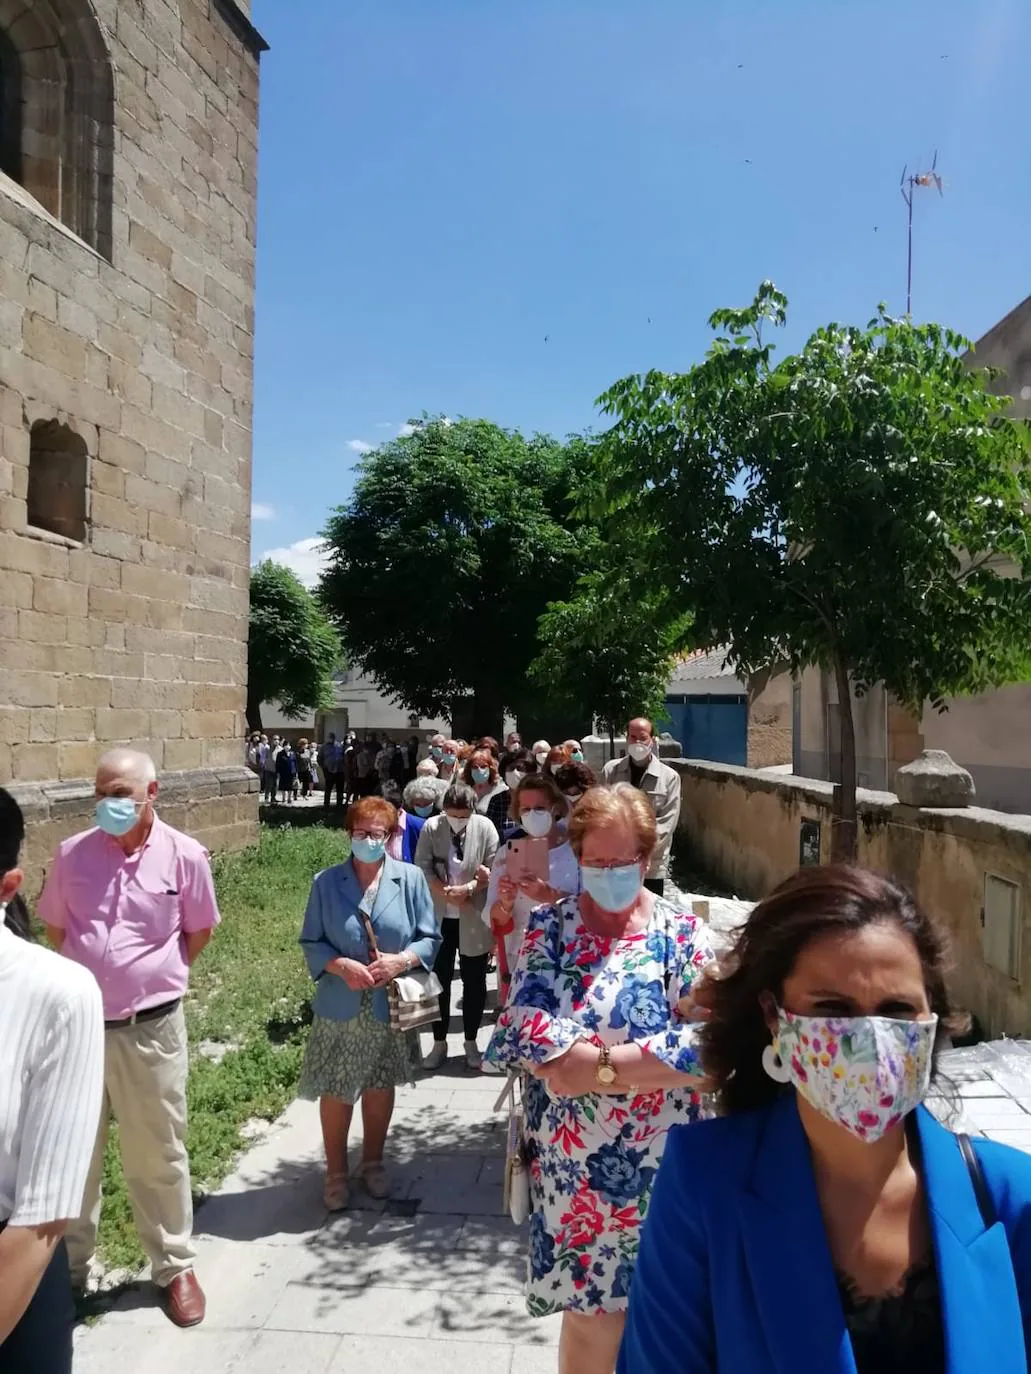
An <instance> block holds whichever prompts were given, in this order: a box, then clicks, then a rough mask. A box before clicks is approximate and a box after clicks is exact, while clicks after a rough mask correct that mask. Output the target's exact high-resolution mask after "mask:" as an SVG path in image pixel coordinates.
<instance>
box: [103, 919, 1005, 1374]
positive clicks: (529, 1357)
mask: <svg viewBox="0 0 1031 1374" xmlns="http://www.w3.org/2000/svg"><path fill="white" fill-rule="evenodd" d="M708 900H709V902H710V908H709V911H710V923H711V925H712V928H713V933H714V936H715V941H716V943H717V945H718V946H721V947H722V946H725V944H726V943H727V941H728V939H729V937H730V934H731V932H732V930H733V927H734V926H735V925H736V924H737V923H738V922H739V921H740V920H741V919H743V916H744V914H745V913H746V912H747V910H748V908H749V906H750V904H749V903H739V902H731V901H730V900H728V899H719V898H711V899H708ZM460 988H461V984H460V983H456V990H460ZM452 1024H454V1022H453V1023H452ZM488 1035H489V1026H488V1027H487V1028H485V1030H484V1032H483V1033H481V1037H480V1043H481V1045H483V1044H485V1043H486V1040H487V1038H488ZM461 1039H462V1037H461V1034H460V1033H458V1034H456V1035H453V1036H452V1037H451V1042H450V1043H451V1054H452V1059H451V1060H450V1062H449V1064H448V1066H447V1068H446V1070H444V1071H443V1072H441V1073H439V1074H436V1075H433V1076H430V1077H426V1078H423V1079H422V1080H421V1081H420V1082H419V1083H418V1084H417V1085H416V1087H415V1088H413V1089H410V1090H407V1091H401V1092H400V1093H399V1095H398V1109H397V1113H396V1115H395V1119H394V1124H393V1126H392V1128H391V1135H390V1142H389V1145H388V1150H389V1152H390V1156H391V1161H392V1176H393V1180H394V1188H393V1196H392V1197H391V1199H390V1200H389V1201H388V1202H386V1203H376V1202H372V1201H371V1200H370V1199H368V1198H367V1197H364V1196H361V1195H358V1196H356V1198H355V1201H354V1202H353V1203H352V1208H351V1210H349V1211H348V1212H346V1213H341V1214H337V1215H336V1216H334V1217H330V1216H328V1215H327V1213H326V1211H325V1209H324V1208H323V1206H322V1197H321V1193H322V1152H321V1144H320V1136H319V1124H318V1111H317V1108H316V1107H315V1106H314V1104H310V1103H304V1102H296V1103H294V1105H293V1106H292V1107H291V1108H290V1109H289V1110H288V1111H287V1112H286V1113H285V1115H284V1116H283V1117H282V1118H281V1119H280V1120H279V1121H278V1122H277V1123H276V1124H275V1125H274V1126H273V1127H271V1128H270V1131H269V1133H268V1134H267V1136H265V1137H264V1138H263V1139H262V1140H261V1141H260V1142H259V1143H258V1144H256V1145H255V1146H254V1147H253V1148H252V1149H251V1150H250V1151H249V1152H248V1154H246V1155H245V1156H244V1158H243V1160H242V1161H241V1163H240V1167H239V1168H238V1170H237V1171H236V1173H234V1174H233V1175H232V1177H231V1178H229V1179H228V1180H227V1181H226V1183H225V1184H224V1185H223V1187H222V1188H221V1189H220V1190H219V1191H218V1193H217V1194H215V1195H214V1196H213V1197H212V1198H210V1199H209V1200H208V1201H207V1202H205V1203H204V1205H203V1206H202V1207H201V1208H200V1209H199V1210H198V1212H197V1228H196V1229H197V1236H198V1242H199V1247H200V1254H199V1258H198V1262H197V1268H198V1273H199V1275H200V1277H201V1279H202V1281H203V1283H204V1287H205V1290H206V1292H207V1295H208V1316H207V1320H206V1321H205V1323H204V1325H203V1326H201V1327H199V1328H197V1329H196V1330H193V1331H179V1330H176V1328H174V1327H173V1326H172V1325H171V1324H170V1323H169V1321H168V1320H167V1318H166V1317H165V1315H164V1313H163V1311H162V1310H161V1308H160V1307H158V1306H157V1305H156V1303H155V1298H154V1293H153V1290H152V1289H151V1288H150V1287H149V1286H148V1285H140V1286H139V1287H136V1288H133V1289H130V1290H129V1291H128V1292H126V1293H124V1294H123V1295H122V1296H121V1297H120V1298H119V1300H118V1302H117V1303H116V1305H115V1308H114V1310H113V1311H111V1312H110V1313H109V1314H108V1315H106V1316H105V1317H103V1318H102V1319H101V1320H100V1322H99V1323H98V1324H97V1325H96V1326H94V1327H92V1328H89V1329H87V1328H81V1329H80V1331H79V1334H78V1350H77V1359H76V1374H236V1371H240V1374H280V1371H282V1370H288V1371H289V1372H290V1374H356V1371H358V1372H359V1374H360V1372H361V1371H375V1374H411V1371H413V1370H418V1371H419V1374H465V1371H469V1374H472V1372H473V1371H475V1374H554V1371H555V1368H556V1353H555V1350H554V1346H555V1344H556V1343H557V1340H558V1330H559V1318H557V1317H551V1318H547V1319H545V1320H543V1321H542V1320H531V1319H530V1318H529V1317H528V1316H527V1315H526V1311H525V1307H524V1304H523V1297H522V1288H523V1278H524V1266H525V1254H526V1236H525V1230H524V1229H523V1228H517V1227H515V1226H513V1225H512V1224H511V1222H510V1221H509V1220H508V1218H507V1217H504V1216H502V1215H501V1214H500V1213H501V1169H502V1152H503V1135H504V1118H503V1117H502V1116H500V1115H495V1114H494V1112H493V1110H492V1109H493V1105H494V1102H495V1099H496V1097H497V1095H498V1092H499V1091H500V1087H501V1082H502V1080H500V1079H498V1078H496V1077H491V1076H488V1075H485V1074H473V1073H469V1072H467V1070H466V1069H465V1067H464V1061H463V1060H461V1059H460V1058H459V1056H460V1054H461ZM424 1046H425V1047H427V1048H428V1040H424ZM947 1069H948V1073H949V1076H950V1078H951V1079H952V1081H953V1083H954V1084H955V1085H956V1091H957V1093H958V1095H959V1097H960V1098H961V1102H962V1109H963V1122H962V1125H963V1127H964V1128H965V1129H967V1130H970V1131H971V1132H978V1133H983V1134H987V1135H991V1136H992V1137H993V1138H995V1139H999V1140H1005V1141H1006V1142H1007V1143H1009V1144H1013V1145H1017V1146H1019V1147H1021V1148H1024V1149H1027V1150H1029V1151H1031V1046H1025V1045H1023V1044H1019V1043H1017V1042H997V1043H995V1044H992V1045H982V1046H977V1047H976V1048H974V1049H969V1050H955V1051H952V1052H950V1055H949V1057H948V1061H947ZM357 1144H358V1139H357V1137H356V1139H355V1141H354V1145H355V1146H357ZM352 1153H353V1154H356V1153H357V1150H354V1151H353V1152H352Z"/></svg>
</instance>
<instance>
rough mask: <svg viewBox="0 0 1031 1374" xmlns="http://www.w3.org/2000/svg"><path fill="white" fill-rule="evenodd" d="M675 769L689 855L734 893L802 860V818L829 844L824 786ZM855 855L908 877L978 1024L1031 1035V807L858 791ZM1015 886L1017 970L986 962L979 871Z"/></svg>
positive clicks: (755, 892)
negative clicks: (935, 803)
mask: <svg viewBox="0 0 1031 1374" xmlns="http://www.w3.org/2000/svg"><path fill="white" fill-rule="evenodd" d="M672 766H673V767H675V768H677V770H678V771H679V772H680V774H681V777H682V779H683V794H682V796H683V800H682V807H681V813H680V833H681V838H682V840H683V841H686V843H687V844H688V846H689V847H690V849H691V852H692V856H693V858H694V859H695V860H696V861H697V862H698V863H699V864H700V865H701V866H702V868H703V869H704V870H705V871H707V872H708V873H710V874H711V875H712V876H713V877H714V878H716V879H718V880H719V881H720V882H721V883H723V884H725V885H726V886H727V887H728V888H729V889H730V891H731V892H733V893H734V895H735V896H739V897H747V898H761V897H763V896H765V894H766V893H768V892H769V891H770V890H771V889H772V888H773V887H775V886H776V884H777V883H778V882H780V881H781V880H782V879H783V878H786V877H787V876H788V875H789V874H791V873H793V872H794V871H795V870H796V869H797V868H798V866H799V838H800V826H801V822H802V820H803V819H807V820H818V821H819V822H820V823H821V842H822V859H823V861H824V862H826V860H827V859H828V858H829V854H830V815H831V812H830V804H831V790H832V789H831V786H830V784H827V783H818V782H807V781H801V780H797V779H794V778H783V777H771V776H770V775H768V774H760V773H755V772H752V771H751V770H748V769H744V768H731V767H729V766H727V765H723V764H699V763H683V762H680V763H673V765H672ZM859 832H860V833H859V859H860V862H862V863H865V864H868V865H869V866H870V867H872V868H876V869H880V870H882V871H884V872H888V873H891V874H893V875H895V876H896V877H898V878H899V879H901V880H902V881H903V882H905V883H906V884H908V885H909V886H910V887H911V888H912V889H913V890H914V891H915V893H916V895H917V897H918V899H919V900H920V902H921V903H922V905H923V906H924V907H925V908H926V909H927V910H928V911H929V912H930V913H931V914H932V915H934V916H935V917H937V918H938V919H939V920H940V921H941V922H943V924H944V925H945V927H946V929H947V930H948V932H949V935H950V938H951V944H952V973H951V979H950V982H951V986H952V991H953V995H954V997H955V999H956V1001H957V1004H958V1005H959V1006H962V1007H964V1008H965V1009H967V1010H970V1011H973V1012H974V1013H975V1014H976V1015H977V1016H978V1017H979V1019H980V1020H981V1022H982V1025H983V1026H984V1028H985V1030H986V1032H988V1033H990V1034H993V1035H999V1034H1007V1035H1029V1034H1031V903H1029V897H1031V817H1027V816H1019V817H1016V816H1007V815H1003V814H1002V813H999V812H992V811H985V810H981V809H976V808H971V809H969V810H967V811H928V810H916V809H914V808H910V807H904V806H901V805H900V804H899V803H898V801H897V799H896V798H895V797H894V795H892V794H891V793H884V792H864V793H862V794H861V797H860V827H859ZM986 873H993V874H995V875H997V876H999V877H1002V878H1006V879H1009V880H1010V881H1012V882H1015V883H1017V884H1018V885H1019V886H1020V888H1021V892H1022V908H1023V913H1024V924H1023V932H1022V936H1023V942H1022V951H1023V962H1022V969H1023V973H1022V977H1021V980H1020V981H1019V982H1015V981H1013V980H1011V979H1010V978H1008V977H1006V976H1005V975H1004V974H1002V973H999V972H997V971H996V970H995V969H992V968H989V967H987V966H986V965H985V963H984V961H983V959H982V954H981V939H982V934H981V909H982V905H983V901H984V882H985V874H986Z"/></svg>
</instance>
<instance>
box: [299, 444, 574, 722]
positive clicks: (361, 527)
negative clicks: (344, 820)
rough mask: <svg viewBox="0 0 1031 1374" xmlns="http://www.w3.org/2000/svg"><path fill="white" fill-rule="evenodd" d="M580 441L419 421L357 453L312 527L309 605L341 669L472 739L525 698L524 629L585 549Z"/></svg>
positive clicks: (559, 592)
mask: <svg viewBox="0 0 1031 1374" xmlns="http://www.w3.org/2000/svg"><path fill="white" fill-rule="evenodd" d="M585 452H586V443H585V441H583V440H580V439H573V440H570V441H569V442H568V443H559V442H558V441H556V440H555V439H551V438H548V437H546V436H543V435H535V436H534V437H533V438H529V439H528V438H525V437H524V436H523V435H522V434H519V433H518V432H515V431H511V430H505V429H501V428H500V427H499V426H498V425H495V424H491V423H490V422H489V421H487V420H458V421H456V422H454V423H452V422H450V421H448V420H445V419H443V418H440V419H426V420H424V421H423V422H422V423H421V424H417V425H416V426H415V427H414V429H413V432H412V433H411V434H409V435H406V436H403V437H401V438H398V439H395V440H393V441H391V442H390V443H387V444H385V445H384V446H383V447H382V448H379V449H377V450H376V451H375V452H373V453H370V454H369V455H368V456H367V457H366V458H365V459H364V460H363V461H362V463H361V466H360V469H359V477H358V481H357V483H356V484H355V488H354V492H353V494H352V496H351V499H350V501H349V502H348V503H347V505H346V506H341V507H338V508H337V510H336V511H335V512H334V514H333V515H332V516H331V517H330V519H329V523H328V525H327V527H326V530H325V538H326V541H327V545H328V549H329V566H328V569H327V571H326V573H325V574H324V576H323V579H322V587H321V596H322V600H323V603H324V604H325V606H326V607H327V609H328V610H329V611H331V613H332V614H333V615H334V616H335V617H336V618H337V619H338V621H339V622H340V623H341V624H342V625H343V626H344V639H345V645H346V648H347V651H348V654H349V657H350V658H351V660H352V661H354V662H356V663H358V664H360V665H361V667H362V669H363V670H364V671H365V672H366V673H368V674H369V675H370V676H371V677H372V678H373V679H374V680H375V682H376V683H377V684H378V685H379V686H380V687H381V688H383V689H384V690H386V691H389V692H390V693H392V694H393V695H395V696H396V697H398V698H399V699H400V700H401V702H402V703H403V704H404V705H405V706H406V707H407V709H408V710H410V711H413V712H416V713H418V714H419V715H424V716H437V715H446V716H450V715H452V714H453V713H454V710H455V709H456V706H457V705H459V704H461V703H463V702H465V701H466V700H467V699H468V698H472V706H471V709H472V715H473V719H474V720H475V721H476V722H477V728H478V729H480V730H491V731H493V732H494V733H497V732H498V731H499V730H500V728H501V719H502V715H503V713H504V711H505V710H506V709H507V710H511V711H513V712H515V713H516V714H518V712H519V711H520V710H521V709H524V708H525V707H526V706H527V704H528V703H529V702H530V701H532V700H533V698H534V691H533V688H532V687H531V685H530V683H529V680H528V676H527V670H528V668H529V665H530V662H531V660H532V659H533V657H534V654H535V652H536V632H537V621H538V618H539V617H540V615H541V614H542V612H543V611H544V608H545V607H546V606H547V604H548V602H549V601H558V600H561V599H563V598H565V597H568V596H569V594H570V592H571V591H572V588H573V586H574V584H575V582H576V579H577V578H578V577H579V576H580V574H581V573H582V572H583V571H584V569H585V567H586V566H587V560H588V559H589V558H590V556H591V553H592V551H593V550H594V549H595V548H596V546H597V535H596V534H595V532H594V531H593V529H592V527H591V526H590V524H589V523H587V522H585V521H581V520H578V519H577V518H576V517H575V516H574V515H573V508H574V496H575V491H576V483H577V473H578V470H579V469H580V468H582V467H583V465H584V463H585V461H586V460H585V457H584V455H585Z"/></svg>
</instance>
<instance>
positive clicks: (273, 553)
mask: <svg viewBox="0 0 1031 1374" xmlns="http://www.w3.org/2000/svg"><path fill="white" fill-rule="evenodd" d="M266 558H270V559H271V560H272V562H273V563H282V565H283V566H284V567H285V568H290V569H291V570H292V571H293V572H295V573H296V574H297V576H298V578H299V579H300V581H302V582H303V583H304V585H305V586H306V587H314V586H315V584H316V582H318V580H319V577H320V575H321V574H322V573H323V572H324V571H325V568H326V565H327V563H328V561H329V560H328V556H327V554H326V546H325V544H324V543H323V541H322V540H321V539H319V538H318V537H317V536H313V537H312V538H311V539H298V541H297V543H296V544H289V545H287V547H286V548H282V549H267V550H266V551H265V553H263V554H261V556H260V557H259V558H257V559H255V562H256V563H263V562H264V561H265V559H266Z"/></svg>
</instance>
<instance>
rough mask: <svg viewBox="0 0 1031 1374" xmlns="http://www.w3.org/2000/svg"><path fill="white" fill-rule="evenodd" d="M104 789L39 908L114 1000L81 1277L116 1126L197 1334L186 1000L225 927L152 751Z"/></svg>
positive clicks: (152, 1250) (133, 1196) (104, 774)
mask: <svg viewBox="0 0 1031 1374" xmlns="http://www.w3.org/2000/svg"><path fill="white" fill-rule="evenodd" d="M96 791H97V811H96V816H97V828H96V829H93V830H86V831H84V832H83V833H82V834H81V835H75V836H73V837H72V839H70V840H66V841H65V842H64V843H63V844H62V845H61V846H60V847H59V849H58V851H57V854H56V855H55V856H54V861H53V864H52V865H51V867H50V872H49V873H48V875H47V881H46V886H45V887H44V889H43V894H42V896H41V897H40V899H39V903H38V907H37V910H38V912H39V915H40V917H41V919H42V920H43V921H44V923H45V924H46V927H47V933H48V935H49V937H50V941H51V943H52V944H53V946H54V948H55V949H59V950H61V951H62V953H64V954H65V955H67V957H68V958H69V959H74V960H75V962H76V963H79V964H83V965H85V967H86V968H88V969H89V970H90V971H91V972H92V973H93V975H94V977H95V978H96V980H97V982H98V983H99V984H100V990H101V993H102V994H103V999H104V1019H105V1023H106V1028H105V1054H104V1111H103V1113H102V1117H101V1124H100V1131H99V1133H98V1136H97V1143H96V1149H95V1150H94V1153H93V1162H92V1164H91V1166H90V1174H89V1180H88V1182H87V1184H86V1196H85V1200H84V1202H83V1214H82V1216H81V1218H80V1219H79V1221H78V1222H76V1223H75V1224H74V1225H73V1226H71V1227H69V1229H68V1233H67V1237H66V1240H67V1245H68V1258H69V1261H70V1264H71V1271H72V1280H73V1283H75V1284H76V1285H77V1286H81V1287H85V1285H86V1282H87V1280H88V1278H89V1272H90V1268H91V1265H92V1262H93V1255H94V1251H95V1249H96V1240H97V1224H98V1222H99V1220H100V1183H101V1175H102V1173H103V1163H104V1147H105V1144H106V1139H107V1128H108V1121H109V1119H110V1117H111V1116H113V1117H114V1118H115V1120H116V1121H117V1122H118V1130H119V1138H120V1141H121V1148H122V1163H123V1165H124V1168H125V1181H126V1186H127V1188H128V1191H129V1199H130V1201H131V1202H132V1209H133V1216H134V1217H135V1219H136V1227H137V1230H138V1231H139V1236H140V1241H141V1243H142V1245H143V1248H144V1250H145V1251H146V1253H147V1255H148V1257H149V1259H150V1263H151V1276H152V1278H153V1280H154V1282H155V1283H156V1284H157V1285H158V1287H159V1288H161V1289H163V1290H164V1294H165V1303H166V1308H167V1311H168V1315H169V1316H170V1317H171V1319H172V1321H174V1322H175V1323H176V1325H177V1326H196V1325H197V1323H198V1322H200V1321H203V1319H204V1308H205V1302H204V1293H203V1291H202V1289H201V1286H200V1284H199V1283H198V1282H197V1277H196V1275H195V1274H194V1272H193V1261H194V1257H195V1254H196V1251H195V1249H194V1246H193V1239H192V1237H193V1200H192V1193H191V1189H190V1162H189V1159H188V1157H187V1153H186V1074H187V1054H186V1023H185V1020H184V1017H183V995H184V994H185V992H186V987H187V983H188V981H189V972H190V965H191V964H192V963H193V961H194V960H195V959H196V958H197V956H198V955H199V954H200V952H201V950H202V949H203V948H204V946H205V945H206V944H207V943H208V941H209V940H210V939H211V933H212V930H213V929H214V927H215V926H216V925H218V921H219V914H218V906H217V904H216V901H215V888H214V884H213V883H212V879H211V868H210V865H209V863H208V855H207V851H206V850H205V849H204V848H203V847H202V846H201V845H200V844H198V843H197V841H196V840H193V839H191V838H190V837H189V836H188V835H183V834H181V833H180V832H179V831H178V830H173V829H172V827H171V826H169V825H165V823H164V822H163V821H162V820H161V819H160V818H159V817H158V816H157V815H156V814H155V811H154V798H155V797H156V796H157V791H158V784H157V778H156V776H155V771H154V763H153V761H152V760H151V759H150V758H148V757H147V755H146V754H140V753H137V752H136V751H135V750H132V749H115V750H113V751H112V752H111V753H109V754H105V755H104V757H103V758H102V759H101V760H100V764H99V766H98V768H97V786H96Z"/></svg>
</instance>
